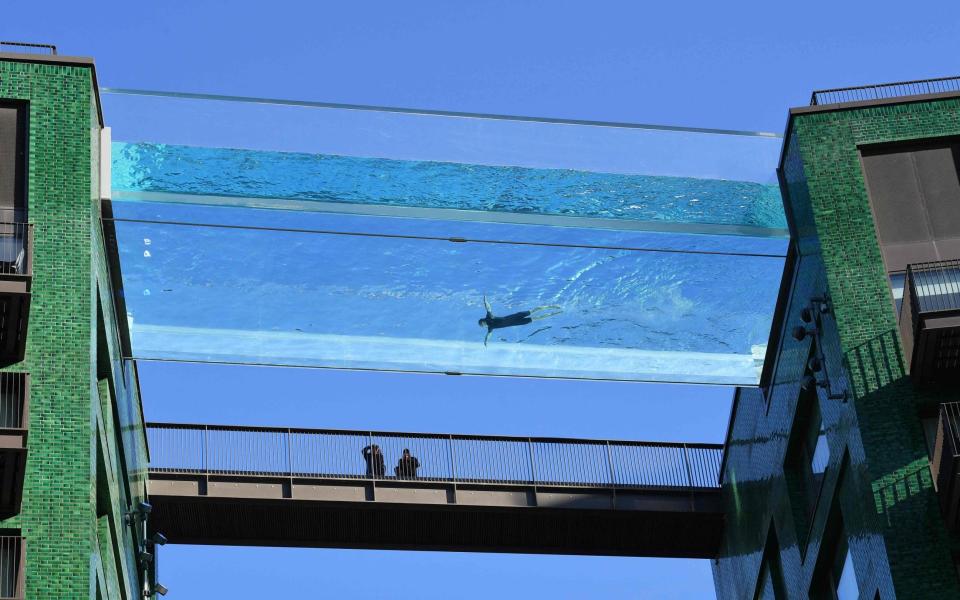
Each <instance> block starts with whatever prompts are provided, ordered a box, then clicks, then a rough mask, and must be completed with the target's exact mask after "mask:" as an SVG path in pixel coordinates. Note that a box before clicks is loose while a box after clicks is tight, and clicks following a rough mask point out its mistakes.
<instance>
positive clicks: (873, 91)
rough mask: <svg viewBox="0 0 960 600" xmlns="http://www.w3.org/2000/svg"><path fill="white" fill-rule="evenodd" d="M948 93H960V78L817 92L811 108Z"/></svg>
mask: <svg viewBox="0 0 960 600" xmlns="http://www.w3.org/2000/svg"><path fill="white" fill-rule="evenodd" d="M946 92H960V77H938V78H936V79H917V80H914V81H900V82H895V83H878V84H876V85H858V86H853V87H842V88H832V89H828V90H816V91H814V92H813V93H812V94H811V95H810V106H819V105H823V104H841V103H843V102H864V101H869V100H883V99H885V98H901V97H904V96H920V95H923V94H942V93H946Z"/></svg>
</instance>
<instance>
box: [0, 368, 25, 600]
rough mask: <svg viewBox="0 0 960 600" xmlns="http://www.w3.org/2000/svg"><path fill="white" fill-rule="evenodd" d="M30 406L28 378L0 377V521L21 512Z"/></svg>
mask: <svg viewBox="0 0 960 600" xmlns="http://www.w3.org/2000/svg"><path fill="white" fill-rule="evenodd" d="M29 404H30V378H29V376H28V375H27V374H26V373H0V518H6V517H10V516H13V515H15V514H17V513H19V512H20V500H21V499H22V497H23V476H24V470H25V467H26V462H27V430H28V422H29V419H28V407H29ZM2 568H3V566H2V565H0V569H2ZM3 597H6V596H3Z"/></svg>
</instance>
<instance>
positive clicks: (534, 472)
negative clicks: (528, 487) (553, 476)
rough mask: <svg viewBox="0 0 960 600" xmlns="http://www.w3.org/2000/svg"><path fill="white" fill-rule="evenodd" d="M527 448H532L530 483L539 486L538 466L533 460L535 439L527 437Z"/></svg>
mask: <svg viewBox="0 0 960 600" xmlns="http://www.w3.org/2000/svg"><path fill="white" fill-rule="evenodd" d="M527 448H528V449H529V450H530V483H532V484H533V486H534V487H536V486H537V468H536V463H534V460H533V439H532V438H527Z"/></svg>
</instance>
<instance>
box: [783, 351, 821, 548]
mask: <svg viewBox="0 0 960 600" xmlns="http://www.w3.org/2000/svg"><path fill="white" fill-rule="evenodd" d="M814 353H815V349H812V350H811V355H813V354H814ZM829 462H830V446H829V445H828V443H827V433H826V431H825V430H824V427H823V419H822V418H821V416H820V402H819V400H818V398H817V390H816V386H811V388H810V389H806V390H802V391H801V393H800V399H799V400H798V401H797V412H796V415H795V416H794V419H793V429H792V431H791V433H790V441H789V443H788V445H787V456H786V460H785V461H784V465H783V470H784V474H785V475H786V481H787V490H788V492H789V495H790V508H791V510H792V512H793V521H794V526H795V528H796V530H797V540H798V541H799V542H800V548H801V551H804V550H805V549H806V545H807V534H808V533H809V529H810V524H811V523H812V521H813V514H814V512H816V509H817V501H818V500H819V498H820V488H821V487H822V484H823V479H824V476H825V474H826V471H827V464H828V463H829Z"/></svg>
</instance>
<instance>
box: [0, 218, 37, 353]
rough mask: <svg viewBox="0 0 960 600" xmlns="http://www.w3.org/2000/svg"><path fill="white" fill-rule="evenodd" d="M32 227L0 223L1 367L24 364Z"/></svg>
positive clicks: (24, 224)
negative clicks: (17, 363)
mask: <svg viewBox="0 0 960 600" xmlns="http://www.w3.org/2000/svg"><path fill="white" fill-rule="evenodd" d="M32 255H33V226H32V225H30V224H28V223H18V222H15V221H13V220H7V219H4V220H0V364H4V365H8V364H12V363H15V362H20V361H21V360H23V354H24V350H25V348H26V342H27V322H28V317H29V316H30V284H31V282H32V280H33V256H32Z"/></svg>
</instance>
